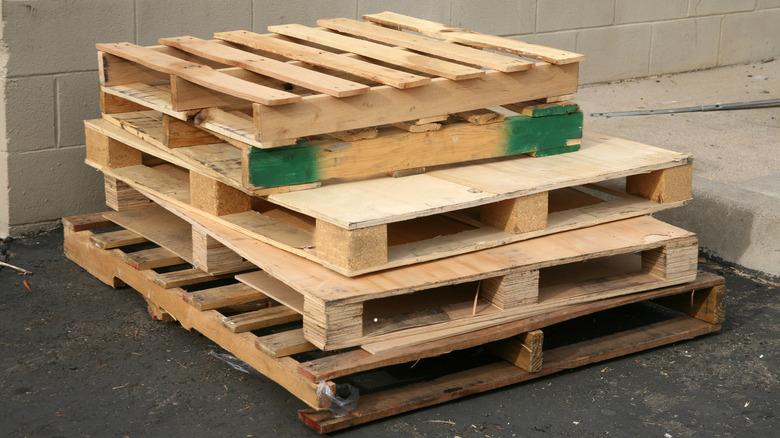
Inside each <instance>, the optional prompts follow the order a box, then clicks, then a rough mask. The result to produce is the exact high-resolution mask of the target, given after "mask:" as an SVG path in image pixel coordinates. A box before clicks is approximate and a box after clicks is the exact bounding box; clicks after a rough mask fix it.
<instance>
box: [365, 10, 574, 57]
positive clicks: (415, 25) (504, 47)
mask: <svg viewBox="0 0 780 438" xmlns="http://www.w3.org/2000/svg"><path fill="white" fill-rule="evenodd" d="M363 18H365V19H366V20H368V21H371V22H373V23H377V24H381V25H383V26H387V27H391V28H394V29H404V30H413V31H416V32H420V33H422V34H424V35H428V36H432V37H434V38H440V39H444V40H447V41H452V42H454V43H459V44H463V45H467V46H472V47H479V48H487V49H493V50H498V51H503V52H509V53H514V54H515V55H520V56H525V57H528V58H533V59H540V60H543V61H546V62H550V63H553V64H569V63H575V62H580V61H582V60H583V59H584V56H583V55H581V54H579V53H573V52H569V51H566V50H560V49H553V48H551V47H546V46H540V45H537V44H529V43H526V42H523V41H520V40H517V39H514V38H503V37H499V36H494V35H488V34H482V33H477V32H471V31H467V30H464V29H460V28H457V27H450V26H447V25H445V24H442V23H437V22H435V21H429V20H423V19H421V18H415V17H410V16H408V15H402V14H397V13H395V12H381V13H378V14H369V15H364V16H363Z"/></svg>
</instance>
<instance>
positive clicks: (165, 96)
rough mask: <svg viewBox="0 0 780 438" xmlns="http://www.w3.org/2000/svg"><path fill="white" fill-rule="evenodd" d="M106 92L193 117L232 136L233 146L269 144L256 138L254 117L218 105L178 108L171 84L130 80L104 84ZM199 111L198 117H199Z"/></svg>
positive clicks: (216, 132)
mask: <svg viewBox="0 0 780 438" xmlns="http://www.w3.org/2000/svg"><path fill="white" fill-rule="evenodd" d="M101 90H102V91H103V92H104V93H107V94H110V95H112V96H117V97H120V98H122V99H126V100H128V101H130V102H133V103H137V104H139V105H141V106H143V107H145V108H148V109H150V110H154V111H158V112H161V113H163V114H167V115H169V116H171V117H173V118H176V119H179V120H183V121H190V122H192V123H193V124H194V125H196V126H198V127H200V128H202V129H205V130H207V131H208V132H211V133H213V134H214V135H217V136H222V137H223V138H226V139H229V140H232V141H233V142H232V143H231V144H233V145H234V146H237V147H241V146H242V145H243V146H244V147H248V146H255V147H259V148H262V147H268V145H266V144H264V143H263V142H261V141H258V140H255V128H254V124H253V122H252V118H251V117H248V118H243V117H240V116H238V115H236V114H235V113H231V112H228V111H225V110H222V109H219V108H209V109H205V110H201V111H175V110H174V109H173V106H172V105H171V92H170V87H169V86H168V85H147V84H141V83H131V84H123V85H115V86H110V87H106V86H104V87H101ZM196 115H197V117H196Z"/></svg>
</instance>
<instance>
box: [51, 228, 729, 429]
mask: <svg viewBox="0 0 780 438" xmlns="http://www.w3.org/2000/svg"><path fill="white" fill-rule="evenodd" d="M63 223H64V229H65V242H64V248H65V253H66V255H67V256H68V257H69V258H70V259H71V260H73V261H74V262H76V263H77V264H79V265H80V266H82V267H83V268H84V269H86V270H87V271H88V272H90V273H91V274H92V275H94V276H95V277H96V278H98V279H100V280H101V281H103V282H105V283H106V284H109V285H111V286H113V287H117V286H120V285H122V284H127V285H129V286H131V287H132V288H134V289H135V290H136V291H138V292H139V293H141V294H142V295H143V296H144V298H145V299H146V300H147V303H148V304H149V309H150V313H151V314H152V315H153V317H155V319H162V320H170V319H175V320H176V321H178V322H179V323H180V324H181V325H182V327H184V328H187V329H195V330H197V331H198V332H200V333H202V334H203V335H204V336H207V337H208V338H210V339H211V340H213V341H214V342H215V343H217V344H218V345H220V346H221V347H222V348H224V349H226V350H228V351H229V352H231V353H232V354H234V355H236V356H237V357H238V358H240V359H241V360H243V361H245V362H246V363H248V364H249V365H251V366H252V367H253V368H255V369H256V370H257V371H259V372H260V373H262V374H263V375H265V376H266V377H268V378H270V379H272V380H274V381H275V382H277V383H278V384H280V385H281V386H283V387H284V388H285V389H286V390H288V391H289V392H290V393H291V394H293V395H294V396H296V397H298V398H299V399H300V400H301V401H303V402H304V403H305V404H306V405H308V406H309V409H305V410H303V411H301V412H300V414H299V415H300V418H301V420H302V421H303V422H304V423H305V424H307V425H309V426H310V427H313V428H314V429H315V430H317V431H319V432H321V433H326V432H330V431H334V430H338V429H342V428H345V427H350V426H353V425H357V424H362V423H365V422H368V421H373V420H376V419H380V418H384V417H388V416H391V415H397V414H399V413H403V412H407V411H410V410H414V409H419V408H422V407H426V406H431V405H435V404H439V403H443V402H446V401H448V400H453V399H456V398H459V397H464V396H467V395H470V394H475V393H479V392H483V391H487V390H490V389H494V388H498V387H502V386H506V385H511V384H514V383H518V382H522V381H525V380H529V379H533V378H536V377H541V376H544V375H548V374H551V373H554V372H557V371H560V370H563V369H568V368H574V367H578V366H582V365H585V364H588V363H593V362H597V361H600V360H607V359H611V358H614V357H617V356H621V355H625V354H630V353H633V352H637V351H642V350H645V349H649V348H654V347H657V346H659V345H664V344H668V343H672V342H677V341H680V340H684V339H689V338H692V337H695V336H700V335H703V334H706V333H711V332H714V331H717V330H719V329H720V324H721V322H722V321H723V315H724V313H723V304H724V294H725V288H724V286H723V279H722V278H720V277H717V276H714V275H711V274H704V273H700V274H699V276H698V278H697V279H696V280H695V281H693V282H690V283H686V284H682V285H677V286H673V287H666V288H661V289H655V290H651V291H645V292H640V293H635V294H630V295H625V296H620V297H612V298H606V299H602V300H599V301H596V302H592V303H588V304H572V305H569V306H565V307H562V308H558V309H554V310H550V311H548V312H546V313H542V314H538V315H535V316H531V317H528V318H524V319H521V320H516V321H513V322H510V323H506V324H501V325H499V326H494V327H488V328H483V329H480V330H476V331H472V332H468V333H463V334H459V335H453V336H448V337H446V338H442V339H437V340H431V341H428V342H422V343H417V344H415V345H412V346H407V347H403V348H396V349H392V350H387V351H382V352H378V353H375V354H372V353H369V352H367V351H365V350H362V349H357V350H346V351H341V352H336V353H332V354H324V353H318V352H317V351H316V348H315V347H314V346H313V345H311V344H309V343H307V342H306V341H305V340H304V339H303V338H302V337H301V336H300V331H301V330H300V328H294V327H293V328H289V327H288V328H287V330H286V331H284V329H281V331H280V329H279V328H276V327H279V326H280V325H282V324H285V323H287V324H289V323H291V322H293V323H294V321H296V320H298V319H299V317H298V316H297V314H295V313H294V312H291V311H289V310H285V309H286V308H285V307H283V306H279V305H277V303H276V301H275V300H273V299H270V298H269V297H268V296H265V295H264V294H262V293H259V292H258V291H256V290H254V289H252V288H248V287H246V286H245V285H243V284H241V283H232V284H225V283H224V281H223V282H221V283H211V282H213V280H214V279H213V278H212V279H210V280H199V281H198V283H199V285H198V287H197V291H189V290H188V288H187V287H186V286H184V285H182V286H174V287H170V286H169V287H167V288H166V287H163V286H161V280H160V277H164V276H165V275H166V274H165V273H160V272H157V271H155V270H154V269H152V266H156V267H157V268H161V267H164V266H170V265H173V264H176V263H177V262H178V261H176V260H167V261H165V260H163V259H162V258H161V257H158V258H155V256H153V255H149V254H150V252H149V249H148V248H147V249H142V250H138V248H137V247H133V245H137V244H138V243H140V242H141V240H140V239H139V238H136V239H135V240H126V241H125V242H126V243H124V244H118V245H116V246H115V247H114V248H111V249H104V248H99V247H98V246H96V245H94V244H93V242H94V241H95V240H96V239H98V240H99V239H100V236H101V235H103V234H107V233H105V232H100V229H101V228H104V227H106V226H108V225H109V223H108V222H107V221H106V219H105V218H103V217H102V216H101V215H87V216H79V217H72V218H65V219H64V220H63ZM141 251H146V254H147V255H146V256H144V257H140V258H139V257H138V256H137V253H138V252H141ZM139 259H144V260H147V263H150V264H146V265H143V264H142V265H137V264H136V265H133V264H131V263H129V261H130V260H136V261H137V260H139ZM172 272H176V271H172ZM210 281H211V282H210ZM648 300H655V301H656V302H657V303H659V304H661V305H663V306H667V307H668V308H671V309H675V312H678V313H672V314H666V313H665V315H666V316H665V317H664V319H663V320H656V321H654V322H648V323H643V325H640V326H636V327H632V328H629V329H627V330H624V331H622V332H618V333H614V334H611V335H606V336H601V337H597V338H593V339H586V340H577V342H575V343H570V344H569V345H566V346H561V347H553V348H548V347H547V346H546V344H545V343H544V342H547V341H546V340H545V341H544V342H543V341H542V336H543V334H548V333H553V332H554V327H552V326H553V325H554V324H558V323H561V322H563V321H568V320H572V319H574V318H577V317H581V316H584V315H593V314H596V313H597V312H600V311H604V310H606V309H614V308H617V307H619V306H626V305H629V304H632V303H640V302H647V301H648ZM647 306H650V305H649V304H648V305H647ZM649 308H650V307H648V309H649ZM652 308H655V307H652ZM248 310H249V313H247V311H248ZM643 312H644V311H643ZM647 312H649V310H648V311H647ZM647 312H646V313H647ZM265 328H269V330H270V331H271V332H274V333H271V334H268V333H266V332H263V330H264V329H265ZM548 330H550V331H549V332H548ZM482 345H487V347H486V351H483V352H481V353H479V354H480V355H481V357H483V358H484V359H489V358H490V357H495V359H489V360H488V362H486V363H483V364H480V365H478V366H475V367H473V368H470V369H467V370H461V371H457V372H451V373H449V374H445V375H443V376H440V377H438V378H435V379H423V380H422V381H420V382H419V383H413V384H410V385H405V386H398V387H397V388H394V389H392V390H384V391H379V392H375V393H369V394H363V395H362V396H361V397H360V399H359V400H358V402H357V406H356V407H354V409H353V410H351V411H350V412H348V413H347V414H346V415H343V416H335V415H333V414H332V413H330V412H329V411H328V408H329V406H330V402H329V400H328V399H327V398H326V397H323V396H322V392H320V391H318V390H317V388H318V386H320V387H322V386H323V385H324V386H325V387H327V388H330V389H331V391H333V390H335V389H336V388H337V386H338V385H340V384H341V383H342V382H343V381H345V380H348V379H349V378H350V377H351V376H353V375H355V374H356V373H361V372H366V371H369V370H377V369H382V368H384V367H388V366H393V365H399V364H404V363H410V362H411V363H413V362H415V361H418V360H420V359H424V358H432V357H436V356H440V355H443V354H446V353H448V352H451V351H460V350H465V349H469V348H473V347H478V346H482ZM454 354H456V353H454ZM490 355H493V356H490ZM444 358H445V360H447V359H446V358H447V356H444ZM450 362H452V361H450ZM420 368H422V366H421V367H420ZM420 368H418V369H420Z"/></svg>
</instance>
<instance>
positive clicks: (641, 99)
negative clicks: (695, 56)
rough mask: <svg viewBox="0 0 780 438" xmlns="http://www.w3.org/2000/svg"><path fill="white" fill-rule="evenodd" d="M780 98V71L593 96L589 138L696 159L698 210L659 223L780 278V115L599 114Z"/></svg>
mask: <svg viewBox="0 0 780 438" xmlns="http://www.w3.org/2000/svg"><path fill="white" fill-rule="evenodd" d="M772 98H780V61H778V60H774V61H771V62H765V63H758V64H749V65H739V66H731V67H724V68H718V69H712V70H706V71H700V72H691V73H684V74H678V75H665V76H660V77H654V78H647V79H641V80H630V81H624V82H620V83H611V84H600V85H593V86H585V87H583V88H582V89H581V90H580V93H579V94H578V96H577V102H578V103H580V105H581V106H582V108H583V111H584V112H585V113H586V120H585V127H586V129H589V130H592V131H597V132H603V133H606V134H610V135H615V136H620V137H625V138H628V139H631V140H636V141H640V142H643V143H648V144H652V145H656V146H660V147H664V148H668V149H673V150H677V151H681V152H689V153H692V154H693V156H694V169H695V170H694V182H693V183H694V198H695V199H694V201H693V202H692V203H691V204H689V205H688V206H686V207H684V208H681V209H676V210H671V211H666V212H663V213H661V214H659V215H658V216H659V217H660V218H661V219H663V220H667V221H669V222H671V223H674V224H676V225H679V226H681V227H683V228H687V229H689V230H691V231H694V232H696V233H698V234H699V238H700V242H701V245H702V247H703V248H705V250H708V251H710V252H712V253H714V254H715V255H717V256H719V257H722V258H723V259H725V260H727V261H730V262H734V263H737V264H740V265H742V266H745V267H748V268H750V269H755V270H759V271H763V272H766V273H769V274H772V275H780V150H779V146H780V108H769V109H756V110H741V111H723V112H708V113H685V114H674V115H656V116H639V117H621V118H610V119H607V118H594V117H589V114H590V113H592V112H606V111H623V110H634V109H655V108H672V107H682V106H694V105H701V104H709V103H725V102H736V101H747V100H758V99H772Z"/></svg>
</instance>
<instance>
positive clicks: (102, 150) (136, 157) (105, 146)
mask: <svg viewBox="0 0 780 438" xmlns="http://www.w3.org/2000/svg"><path fill="white" fill-rule="evenodd" d="M84 137H85V140H86V141H85V143H86V146H87V160H89V161H92V162H93V163H97V164H99V165H100V166H103V167H108V168H111V169H118V168H120V167H127V166H137V165H139V164H142V163H143V154H142V153H141V151H139V150H138V149H135V148H133V147H131V146H127V145H125V144H123V143H120V142H118V141H116V140H114V139H113V138H111V137H108V136H105V135H103V134H101V133H99V132H97V131H95V130H94V129H92V128H88V127H86V128H85V129H84Z"/></svg>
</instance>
